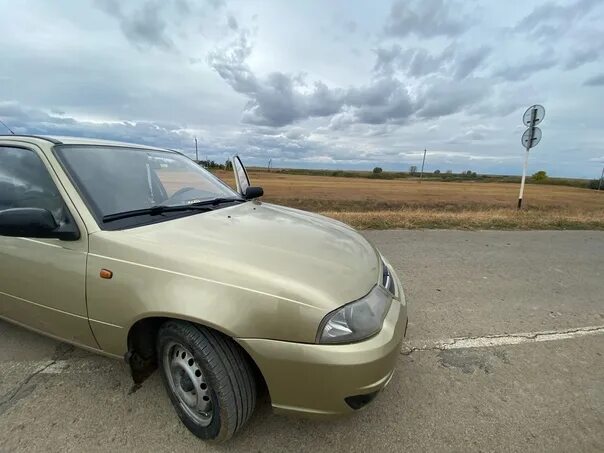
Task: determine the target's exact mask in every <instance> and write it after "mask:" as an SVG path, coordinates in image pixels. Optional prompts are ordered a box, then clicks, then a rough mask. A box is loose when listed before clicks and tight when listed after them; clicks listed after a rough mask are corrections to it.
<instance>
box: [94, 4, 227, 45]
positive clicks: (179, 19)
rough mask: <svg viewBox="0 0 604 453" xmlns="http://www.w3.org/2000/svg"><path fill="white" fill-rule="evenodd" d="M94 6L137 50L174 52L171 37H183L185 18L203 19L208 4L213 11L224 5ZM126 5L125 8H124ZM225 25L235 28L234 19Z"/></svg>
mask: <svg viewBox="0 0 604 453" xmlns="http://www.w3.org/2000/svg"><path fill="white" fill-rule="evenodd" d="M95 3H96V5H97V7H98V8H99V9H100V10H101V11H104V12H105V13H106V14H108V15H110V16H111V17H113V18H115V19H116V20H117V21H118V24H119V26H120V29H121V31H122V33H123V34H124V36H125V37H126V39H127V40H128V41H130V42H131V43H132V44H133V45H134V46H135V47H137V48H138V49H140V50H145V49H150V48H157V49H161V50H172V51H173V50H174V49H175V47H176V46H175V44H174V41H173V39H172V37H171V36H175V35H180V36H184V35H186V27H185V26H184V24H185V21H186V19H188V18H191V17H200V16H203V15H204V14H205V13H206V12H207V10H208V8H207V7H206V6H207V5H209V6H210V7H211V8H212V9H213V10H219V9H220V8H222V7H223V6H224V2H223V1H222V0H205V1H203V2H202V3H200V2H196V3H192V2H189V1H188V0H144V1H143V2H142V3H139V4H138V6H137V7H136V8H133V9H132V8H129V7H130V6H131V5H132V3H131V2H119V1H118V0H95ZM126 5H127V6H126ZM228 26H229V27H230V28H233V29H236V28H237V21H236V20H235V18H234V17H232V16H230V17H229V18H228Z"/></svg>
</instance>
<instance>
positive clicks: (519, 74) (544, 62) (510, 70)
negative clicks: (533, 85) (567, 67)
mask: <svg viewBox="0 0 604 453" xmlns="http://www.w3.org/2000/svg"><path fill="white" fill-rule="evenodd" d="M557 63H558V59H557V58H556V56H555V54H554V52H553V51H552V50H546V51H544V52H543V53H541V54H540V55H535V56H533V57H530V58H528V59H525V60H524V61H522V62H520V63H518V64H514V65H510V66H506V67H504V68H501V69H499V70H498V71H496V72H495V74H494V76H496V77H501V78H503V79H505V80H508V81H519V80H525V79H527V78H529V77H530V76H532V75H533V74H535V73H537V72H539V71H543V70H546V69H549V68H552V67H554V66H556V64H557Z"/></svg>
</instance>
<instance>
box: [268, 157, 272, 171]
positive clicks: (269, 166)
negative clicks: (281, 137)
mask: <svg viewBox="0 0 604 453" xmlns="http://www.w3.org/2000/svg"><path fill="white" fill-rule="evenodd" d="M272 162H273V159H272V158H270V159H269V160H268V167H267V170H268V171H269V172H270V171H271V163H272Z"/></svg>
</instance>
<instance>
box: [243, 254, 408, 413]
mask: <svg viewBox="0 0 604 453" xmlns="http://www.w3.org/2000/svg"><path fill="white" fill-rule="evenodd" d="M381 269H382V272H380V274H379V277H378V281H377V282H376V285H375V286H374V287H373V288H372V290H371V291H370V292H369V294H367V295H366V296H365V297H363V298H361V299H359V300H357V301H354V302H351V303H350V304H347V305H344V306H342V307H339V308H338V309H336V310H334V311H332V312H330V313H328V314H327V315H326V316H325V318H324V320H323V321H322V322H321V324H320V325H319V326H318V330H317V340H316V343H314V344H309V343H297V342H290V341H280V340H267V339H259V338H239V339H237V341H238V342H239V344H241V346H243V347H244V349H245V350H246V351H247V352H248V354H249V355H250V356H251V357H252V359H253V360H254V361H255V363H256V364H257V365H258V367H259V369H260V371H261V372H262V375H263V377H264V379H265V381H266V383H267V387H268V390H269V393H270V397H271V402H272V405H273V408H275V410H276V411H278V412H287V413H297V414H303V415H310V416H330V415H342V414H347V413H351V412H353V411H355V410H357V409H360V408H362V407H364V406H365V405H366V404H368V403H369V402H370V401H371V400H373V398H374V397H375V396H376V395H377V394H378V393H379V392H380V390H382V389H383V388H384V387H385V386H386V385H387V384H388V382H389V381H390V379H391V377H392V375H393V373H394V368H395V365H396V359H397V357H398V356H399V354H400V348H401V342H402V340H403V338H404V336H405V334H406V330H407V305H406V301H405V296H404V293H403V289H402V286H401V284H400V281H399V280H398V278H397V277H396V274H395V273H394V270H393V269H392V268H391V267H390V266H389V265H387V264H385V262H384V261H383V260H382V265H381ZM378 299H379V301H378ZM373 301H375V302H373ZM355 304H356V307H355ZM361 304H366V305H367V306H365V307H362V306H361ZM378 305H379V306H378ZM355 308H356V313H355ZM372 309H373V311H374V313H375V314H376V315H377V319H378V320H379V325H377V326H375V325H369V324H371V321H368V320H367V313H366V310H369V311H371V310H372ZM355 315H356V316H357V319H354V317H355ZM358 317H360V318H361V319H358ZM330 322H331V323H333V324H334V325H335V327H333V329H336V330H338V331H344V332H346V333H347V334H348V336H350V333H348V332H349V331H353V330H354V327H356V328H357V329H356V330H357V331H358V332H361V334H362V338H350V339H348V340H347V339H346V338H345V337H346V335H345V334H342V339H340V340H338V339H337V338H333V337H329V333H328V330H329V324H330ZM345 324H347V325H345ZM351 324H357V325H356V326H354V327H352V326H351ZM332 335H333V334H332ZM353 335H354V333H353Z"/></svg>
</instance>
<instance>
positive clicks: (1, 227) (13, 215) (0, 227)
mask: <svg viewBox="0 0 604 453" xmlns="http://www.w3.org/2000/svg"><path fill="white" fill-rule="evenodd" d="M0 236H11V237H27V238H58V239H65V240H73V239H77V238H78V237H79V234H78V233H77V232H74V231H60V230H59V225H57V222H56V220H55V218H54V217H53V215H52V214H51V213H50V211H48V210H47V209H41V208H13V209H5V210H3V211H0Z"/></svg>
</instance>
